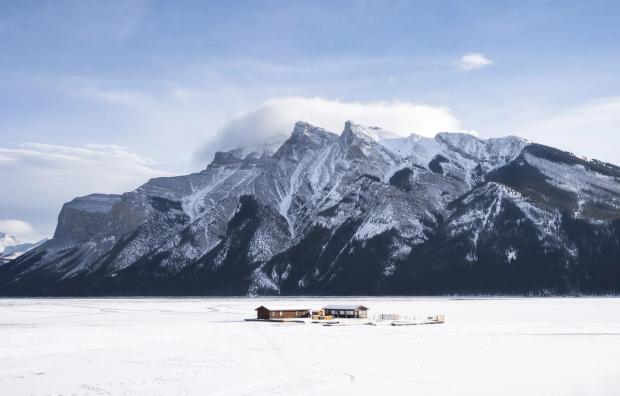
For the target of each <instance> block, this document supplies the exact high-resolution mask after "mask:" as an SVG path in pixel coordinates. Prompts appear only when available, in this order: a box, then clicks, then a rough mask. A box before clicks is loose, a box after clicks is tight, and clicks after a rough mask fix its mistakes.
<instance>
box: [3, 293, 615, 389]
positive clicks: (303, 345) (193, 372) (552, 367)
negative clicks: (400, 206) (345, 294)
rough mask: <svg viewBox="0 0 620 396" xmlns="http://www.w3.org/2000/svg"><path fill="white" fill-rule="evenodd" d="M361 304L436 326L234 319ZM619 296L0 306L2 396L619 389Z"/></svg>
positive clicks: (13, 302)
mask: <svg viewBox="0 0 620 396" xmlns="http://www.w3.org/2000/svg"><path fill="white" fill-rule="evenodd" d="M352 302H355V303H357V302H359V303H362V304H364V305H367V306H368V307H370V308H371V312H370V315H373V314H377V313H389V312H400V313H402V314H410V315H413V314H439V313H443V314H445V315H446V323H445V324H443V325H427V326H405V327H393V326H374V327H373V326H346V327H324V326H318V325H311V324H292V323H290V324H276V323H260V322H244V321H243V319H244V318H248V317H254V315H255V314H254V311H253V309H254V308H256V307H257V306H259V305H261V304H264V305H266V306H270V305H271V306H294V307H302V308H304V307H308V308H315V307H321V306H323V305H325V304H327V303H352ZM618 374H620V299H616V298H577V299H573V298H547V299H534V298H532V299H497V298H492V299H482V298H480V299H477V298H476V299H450V298H353V299H350V298H346V299H345V298H287V299H282V298H255V299H251V298H226V299H56V300H53V299H0V394H2V395H7V396H9V395H291V394H308V395H312V394H325V393H330V394H337V395H345V394H374V395H387V394H402V395H411V394H418V395H474V394H475V395H618V394H620V376H619V375H618Z"/></svg>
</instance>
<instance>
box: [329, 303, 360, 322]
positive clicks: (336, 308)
mask: <svg viewBox="0 0 620 396" xmlns="http://www.w3.org/2000/svg"><path fill="white" fill-rule="evenodd" d="M323 310H324V311H325V315H330V316H333V317H334V318H363V319H366V318H368V308H367V307H365V306H363V305H346V304H344V305H328V306H326V307H323Z"/></svg>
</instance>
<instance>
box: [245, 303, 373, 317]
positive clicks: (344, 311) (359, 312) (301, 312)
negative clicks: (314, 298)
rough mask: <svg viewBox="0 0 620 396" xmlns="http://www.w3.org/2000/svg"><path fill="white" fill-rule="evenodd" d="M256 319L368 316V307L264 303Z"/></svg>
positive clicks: (259, 308)
mask: <svg viewBox="0 0 620 396" xmlns="http://www.w3.org/2000/svg"><path fill="white" fill-rule="evenodd" d="M255 311H256V319H262V320H278V319H298V318H308V317H312V318H313V319H314V318H315V317H316V318H320V319H331V318H356V319H357V318H360V319H366V318H368V308H366V307H365V306H363V305H327V306H326V307H323V308H322V309H320V310H316V311H313V310H310V309H308V308H272V309H269V308H267V307H265V306H264V305H261V306H260V307H258V308H256V309H255Z"/></svg>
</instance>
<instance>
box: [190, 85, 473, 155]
mask: <svg viewBox="0 0 620 396" xmlns="http://www.w3.org/2000/svg"><path fill="white" fill-rule="evenodd" d="M346 120H353V121H355V122H359V123H360V124H364V125H374V126H380V127H382V128H385V129H387V130H390V131H392V132H395V133H397V134H401V135H409V134H411V133H417V134H420V135H424V136H434V135H435V134H436V133H437V132H441V131H456V130H460V129H461V125H460V122H459V120H458V119H457V118H456V117H454V115H452V113H451V112H450V110H449V109H448V108H446V107H443V106H430V105H424V104H415V103H410V102H398V101H392V102H366V103H364V102H344V101H340V100H327V99H322V98H306V97H285V98H277V99H271V100H268V101H266V102H264V103H263V104H262V105H260V106H258V107H257V108H255V109H253V110H251V111H247V112H244V113H241V114H238V115H237V116H235V117H233V118H232V119H231V120H229V121H228V122H226V123H225V124H224V125H223V126H222V127H221V128H219V129H218V130H217V132H216V133H215V134H214V135H213V136H211V138H210V139H209V140H208V141H207V143H206V144H205V146H204V147H203V148H202V149H201V150H199V151H198V152H197V155H196V157H197V159H198V160H199V161H201V162H203V163H204V162H205V161H208V160H209V159H210V158H211V157H212V155H213V153H215V151H217V150H225V149H230V148H234V147H236V146H239V145H247V144H255V143H260V142H264V141H270V140H275V139H278V138H283V137H287V136H289V135H290V133H291V131H292V130H293V125H294V123H295V122H296V121H307V122H309V123H311V124H314V125H316V126H320V127H323V128H325V129H327V130H330V131H332V132H336V133H340V132H341V130H342V128H343V126H344V123H345V121H346Z"/></svg>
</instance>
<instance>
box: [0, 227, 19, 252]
mask: <svg viewBox="0 0 620 396" xmlns="http://www.w3.org/2000/svg"><path fill="white" fill-rule="evenodd" d="M20 243H21V242H20V241H18V240H17V238H15V237H14V236H13V235H9V234H5V233H4V232H0V253H2V252H4V249H6V248H7V247H10V246H15V245H19V244H20Z"/></svg>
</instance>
